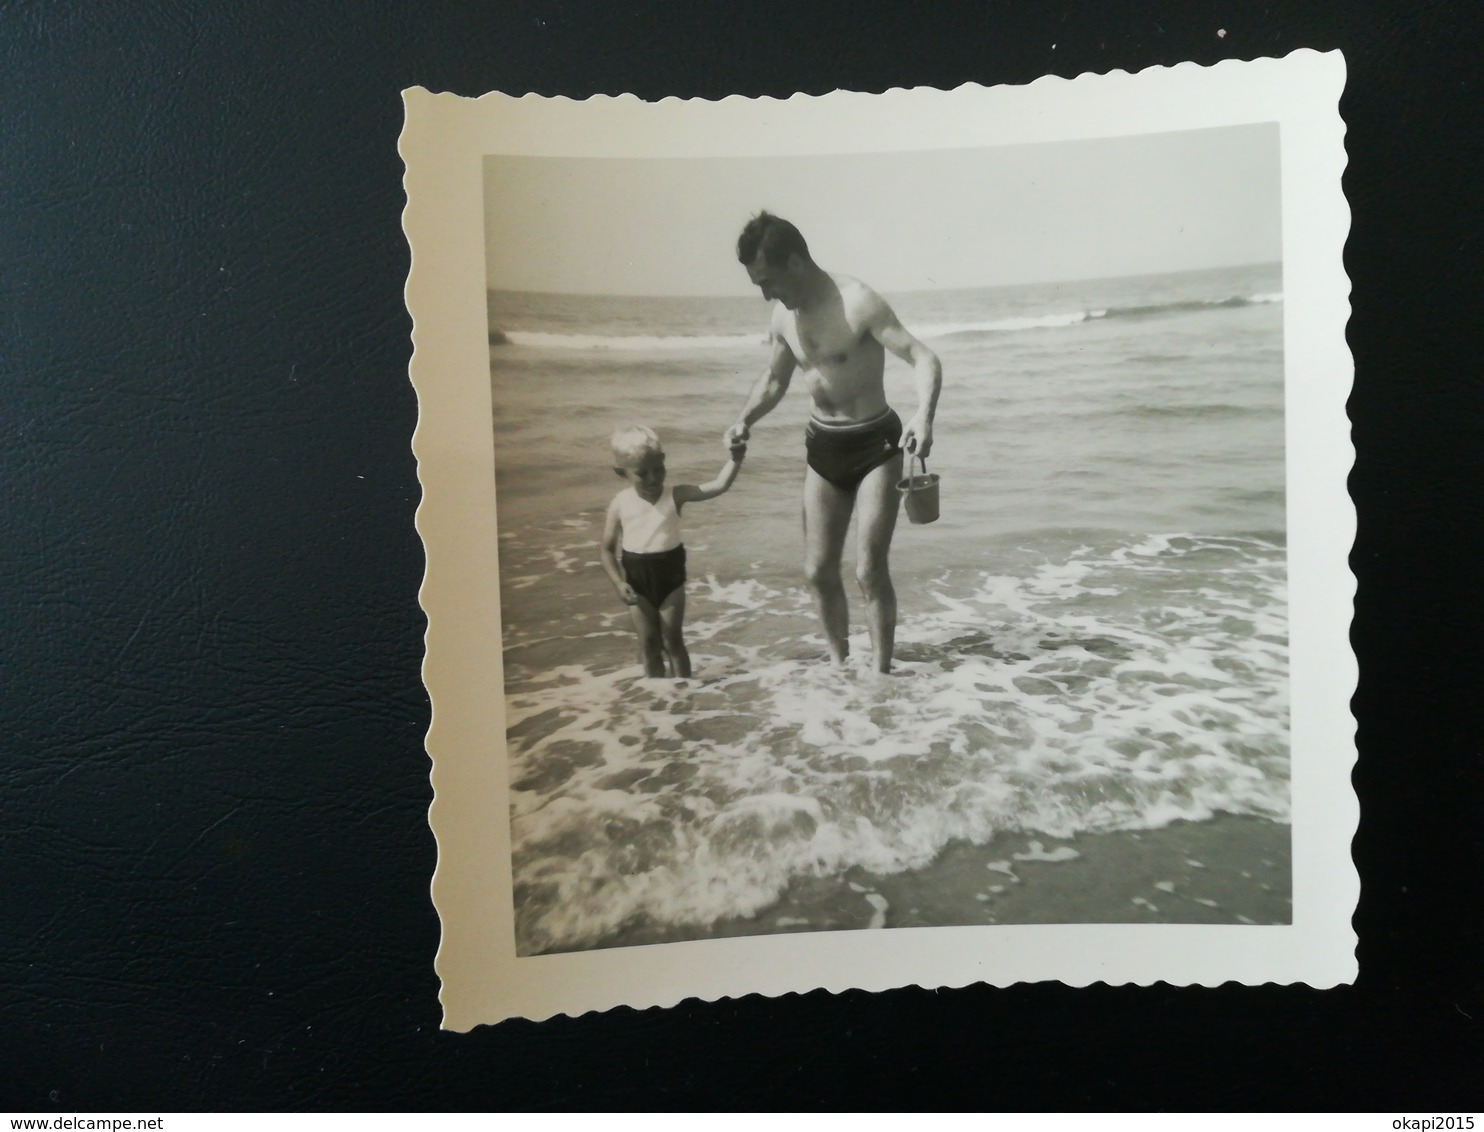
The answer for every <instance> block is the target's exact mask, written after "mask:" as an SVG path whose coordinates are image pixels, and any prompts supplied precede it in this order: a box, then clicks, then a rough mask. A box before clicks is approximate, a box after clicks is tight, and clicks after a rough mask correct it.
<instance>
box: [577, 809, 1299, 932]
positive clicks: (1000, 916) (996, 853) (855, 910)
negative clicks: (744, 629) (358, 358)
mask: <svg viewBox="0 0 1484 1132" xmlns="http://www.w3.org/2000/svg"><path fill="white" fill-rule="evenodd" d="M1292 915H1293V902H1292V856H1291V839H1290V827H1289V826H1288V824H1287V823H1284V822H1276V821H1271V820H1269V819H1266V818H1259V817H1248V816H1237V815H1231V814H1219V815H1217V816H1215V817H1213V818H1211V819H1210V820H1208V821H1177V822H1172V823H1171V824H1169V825H1167V826H1165V827H1163V828H1161V829H1142V830H1120V831H1114V832H1109V833H1090V834H1082V835H1079V836H1077V837H1075V838H1070V839H1057V838H1050V837H1046V836H1044V835H1036V834H1029V833H1005V834H1000V835H997V836H996V837H994V838H993V839H992V840H990V841H989V842H988V843H986V844H983V845H972V844H969V843H967V842H964V841H955V842H952V843H950V844H949V845H948V846H947V847H945V848H944V849H943V851H942V852H940V853H939V854H938V855H937V857H935V858H934V859H933V861H932V862H931V863H929V864H928V865H926V866H924V867H923V868H920V869H909V870H906V871H904V872H900V873H895V874H892V875H877V874H872V873H869V872H867V871H865V870H864V869H859V868H853V869H849V870H847V871H845V872H843V873H840V874H836V875H833V876H826V877H800V878H796V879H795V880H794V881H792V882H791V883H790V884H789V886H788V887H787V889H785V891H784V892H783V893H782V895H781V896H780V897H779V899H778V900H776V901H775V902H774V903H773V904H771V905H769V906H768V907H767V908H764V909H763V910H761V911H760V912H758V913H756V914H755V915H752V916H745V917H731V918H726V919H721V920H717V921H715V922H713V923H710V924H657V923H653V922H634V923H630V924H628V925H625V926H624V927H623V928H621V929H619V930H618V931H616V932H613V933H610V934H609V935H608V936H606V937H604V938H603V939H602V940H601V941H599V942H598V943H596V944H595V945H594V949H600V948H611V947H634V946H641V945H646V944H657V943H677V942H681V941H684V940H699V939H724V938H730V937H735V936H750V935H771V934H777V933H788V932H806V931H807V932H812V931H852V930H862V929H872V928H908V927H950V926H953V927H957V926H969V925H974V926H994V925H1009V924H1233V925H1242V924H1288V923H1291V922H1292ZM560 950H567V949H560ZM584 950H586V949H584Z"/></svg>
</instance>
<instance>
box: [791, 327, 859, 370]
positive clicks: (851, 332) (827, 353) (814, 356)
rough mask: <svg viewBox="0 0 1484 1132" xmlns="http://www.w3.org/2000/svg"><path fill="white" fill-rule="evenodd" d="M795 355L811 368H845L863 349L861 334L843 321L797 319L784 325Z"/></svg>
mask: <svg viewBox="0 0 1484 1132" xmlns="http://www.w3.org/2000/svg"><path fill="white" fill-rule="evenodd" d="M784 336H785V338H786V339H787V340H788V345H789V348H790V349H791V350H793V352H794V356H795V357H797V358H798V360H799V361H800V362H801V363H802V364H803V365H804V366H805V367H807V368H809V369H819V368H821V367H826V368H835V367H838V366H843V365H846V364H848V363H849V362H850V360H851V358H852V357H853V356H854V355H855V352H856V350H857V349H858V348H859V346H860V341H861V334H860V331H858V330H856V329H855V328H854V327H852V326H851V325H850V323H849V322H847V321H846V320H845V319H843V318H838V317H836V318H830V319H817V320H816V319H810V318H808V317H800V316H795V317H793V318H790V319H789V320H788V323H787V324H785V326H784Z"/></svg>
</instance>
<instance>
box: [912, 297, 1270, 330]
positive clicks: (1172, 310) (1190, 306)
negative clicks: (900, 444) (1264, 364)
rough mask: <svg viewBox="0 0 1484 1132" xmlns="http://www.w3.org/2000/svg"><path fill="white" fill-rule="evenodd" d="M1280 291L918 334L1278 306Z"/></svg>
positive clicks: (968, 325) (994, 322)
mask: <svg viewBox="0 0 1484 1132" xmlns="http://www.w3.org/2000/svg"><path fill="white" fill-rule="evenodd" d="M1282 301H1283V293H1282V292H1281V291H1264V292H1261V293H1259V294H1255V295H1232V296H1229V297H1228V298H1224V299H1188V300H1179V301H1176V302H1169V303H1150V304H1146V305H1141V306H1130V307H1104V308H1098V309H1091V310H1077V311H1068V312H1065V313H1061V314H1046V315H1032V316H1026V317H1022V318H1002V319H990V320H987V321H983V322H960V323H944V324H940V325H930V326H925V327H923V328H922V329H921V331H920V333H921V335H922V337H924V338H953V337H957V336H960V335H969V334H998V333H1004V332H1006V331H1011V330H1038V329H1053V328H1056V327H1062V326H1076V325H1077V324H1079V323H1083V322H1095V321H1098V320H1101V319H1108V318H1150V317H1153V316H1157V315H1164V314H1189V313H1193V312H1196V311H1208V310H1220V309H1227V308H1232V307H1250V306H1260V305H1263V304H1266V303H1281V302H1282Z"/></svg>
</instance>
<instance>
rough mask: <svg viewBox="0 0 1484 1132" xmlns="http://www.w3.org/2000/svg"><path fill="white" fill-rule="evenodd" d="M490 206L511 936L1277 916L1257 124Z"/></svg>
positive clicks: (529, 186)
mask: <svg viewBox="0 0 1484 1132" xmlns="http://www.w3.org/2000/svg"><path fill="white" fill-rule="evenodd" d="M484 193H485V209H486V211H485V230H484V239H485V248H486V256H487V263H488V277H487V278H488V294H487V298H488V312H489V341H490V373H491V384H492V405H493V422H492V423H493V434H494V447H495V468H496V485H497V498H498V505H499V509H500V544H499V545H500V578H501V612H502V620H503V625H504V660H505V668H504V677H505V695H506V711H507V717H506V718H507V733H506V734H507V740H508V746H507V749H508V752H509V774H510V789H511V802H510V807H511V830H512V862H513V869H514V878H513V881H514V889H513V890H514V899H515V905H516V907H515V925H516V938H517V946H518V949H519V951H520V953H521V954H538V953H543V952H551V951H565V950H574V949H583V948H601V947H614V946H623V945H628V944H639V943H663V942H670V941H675V940H683V939H694V938H705V937H710V936H717V935H739V934H752V933H763V932H808V931H824V930H833V929H863V928H899V927H920V926H942V925H957V924H1012V923H1077V922H1086V923H1122V922H1150V923H1224V924H1281V923H1287V922H1288V921H1289V919H1290V915H1291V895H1292V886H1291V880H1290V868H1289V843H1288V820H1289V812H1290V811H1289V791H1288V783H1289V737H1288V698H1289V697H1288V656H1287V647H1288V631H1287V594H1286V569H1285V543H1286V538H1285V518H1284V495H1285V493H1284V407H1283V373H1284V368H1283V319H1284V308H1283V265H1282V263H1281V255H1282V242H1281V233H1282V216H1281V208H1280V203H1281V202H1280V194H1279V150H1278V127H1277V125H1276V124H1275V123H1258V124H1253V125H1248V126H1236V127H1227V128H1222V129H1210V130H1199V131H1185V132H1179V133H1164V134H1154V135H1139V136H1132V137H1120V138H1110V139H1096V140H1073V141H1064V142H1056V143H1042V144H1032V145H1019V146H1006V147H996V148H974V149H963V150H935V151H927V152H911V151H903V152H888V153H872V154H864V155H859V154H845V155H824V156H818V157H805V158H791V159H778V158H757V159H749V158H724V159H714V158H713V159H699V160H684V159H648V160H622V159H604V158H596V159H584V158H522V157H510V156H489V157H487V158H486V159H485V161H484ZM909 471H911V472H913V474H915V475H916V476H917V477H918V478H919V479H921V478H922V477H923V476H924V475H928V476H931V477H934V478H935V482H932V483H930V484H928V485H924V486H926V487H928V489H929V490H928V491H926V492H918V493H915V494H916V495H918V496H921V495H931V496H933V499H932V501H931V514H930V515H925V516H921V517H922V518H927V519H929V520H930V521H927V522H914V521H913V516H912V515H911V514H909V509H910V508H911V507H912V506H913V505H914V504H916V505H917V506H918V507H919V508H920V507H921V506H922V505H923V503H924V501H923V500H922V499H921V498H914V493H912V492H910V491H904V490H902V485H903V481H904V477H906V476H907V475H908V473H909Z"/></svg>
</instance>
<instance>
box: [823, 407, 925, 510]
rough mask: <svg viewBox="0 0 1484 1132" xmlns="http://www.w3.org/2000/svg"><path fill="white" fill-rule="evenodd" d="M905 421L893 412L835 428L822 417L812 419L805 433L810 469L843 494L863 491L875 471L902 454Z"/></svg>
mask: <svg viewBox="0 0 1484 1132" xmlns="http://www.w3.org/2000/svg"><path fill="white" fill-rule="evenodd" d="M901 439H902V418H901V417H899V416H897V415H896V413H895V412H893V411H892V410H891V409H886V410H884V411H883V412H882V413H881V414H880V415H879V416H874V417H872V418H871V419H870V420H868V421H853V422H851V423H850V424H844V425H842V424H831V423H829V422H828V421H822V420H820V419H819V418H818V417H811V418H810V419H809V427H808V428H806V429H805V430H804V451H805V453H807V455H808V460H809V466H810V467H811V468H813V469H814V470H815V471H816V472H818V473H819V474H820V475H821V476H823V477H824V478H825V480H827V481H828V482H829V483H832V484H834V485H835V486H836V487H838V488H839V489H840V490H841V491H854V490H855V489H856V488H858V487H860V485H861V480H863V479H865V478H866V476H867V475H869V474H870V473H871V472H872V471H873V470H874V469H876V468H879V467H880V466H881V465H882V464H884V463H886V462H887V461H888V460H890V459H891V458H892V457H893V456H895V455H896V454H897V453H898V452H900V451H901V449H900V448H899V447H897V442H898V441H899V440H901Z"/></svg>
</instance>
